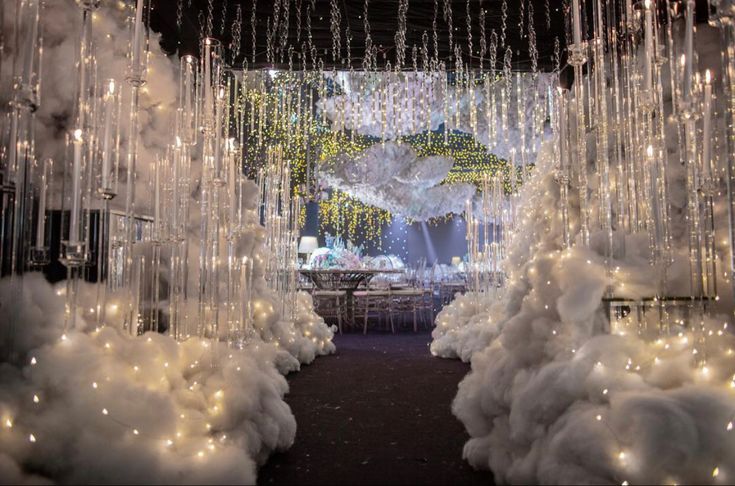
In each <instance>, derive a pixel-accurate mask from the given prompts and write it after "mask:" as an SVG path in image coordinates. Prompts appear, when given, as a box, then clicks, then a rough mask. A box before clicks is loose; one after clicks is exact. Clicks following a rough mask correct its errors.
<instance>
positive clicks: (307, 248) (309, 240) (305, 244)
mask: <svg viewBox="0 0 735 486" xmlns="http://www.w3.org/2000/svg"><path fill="white" fill-rule="evenodd" d="M317 248H319V242H318V241H317V239H316V236H302V237H301V239H300V240H299V253H311V252H313V251H314V250H316V249H317Z"/></svg>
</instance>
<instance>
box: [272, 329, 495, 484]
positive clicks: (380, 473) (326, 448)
mask: <svg viewBox="0 0 735 486" xmlns="http://www.w3.org/2000/svg"><path fill="white" fill-rule="evenodd" d="M429 341H430V336H429V335H428V334H398V335H390V334H373V335H367V336H363V335H358V334H346V335H343V336H338V337H335V343H336V345H337V354H336V355H333V356H329V357H326V358H320V359H319V360H318V361H316V362H315V363H313V364H312V365H310V366H305V367H304V368H302V371H301V372H300V373H298V374H296V375H293V377H291V378H290V379H289V385H290V387H291V392H290V393H289V394H288V395H287V396H286V402H288V404H289V405H290V406H291V408H292V409H293V412H294V414H295V416H296V422H297V424H298V430H297V433H296V443H295V444H294V446H293V447H292V448H291V449H290V450H289V451H288V452H286V453H284V454H279V455H275V456H273V457H271V459H270V461H269V462H268V464H266V465H265V466H264V467H263V468H262V469H261V470H260V472H259V474H258V482H259V483H260V484H294V483H298V484H314V483H319V484H325V483H328V484H345V483H352V484H354V483H360V484H385V483H391V484H395V483H405V484H490V483H491V482H492V477H491V476H490V474H489V473H479V472H475V471H473V470H472V469H471V468H470V466H468V465H467V463H465V462H464V461H462V445H463V444H464V442H465V440H466V438H467V434H466V432H465V431H464V430H463V427H462V425H461V424H460V423H459V422H458V421H457V419H456V418H455V417H454V416H453V415H452V413H451V411H450V405H451V401H452V399H453V398H454V395H455V393H456V389H457V384H458V383H459V381H460V380H461V379H462V377H463V376H464V375H465V374H466V373H467V372H468V371H469V365H467V364H464V363H461V362H459V361H453V360H439V359H436V358H432V357H431V355H430V354H429V348H428V343H429Z"/></svg>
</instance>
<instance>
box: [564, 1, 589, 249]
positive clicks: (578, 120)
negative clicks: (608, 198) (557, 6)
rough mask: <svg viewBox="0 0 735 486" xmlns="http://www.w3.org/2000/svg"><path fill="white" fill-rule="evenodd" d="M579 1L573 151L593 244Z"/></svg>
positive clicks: (575, 8)
mask: <svg viewBox="0 0 735 486" xmlns="http://www.w3.org/2000/svg"><path fill="white" fill-rule="evenodd" d="M579 3H580V0H573V3H572V29H573V33H574V43H573V44H571V45H570V46H569V64H571V65H572V66H574V108H575V109H574V112H573V113H574V121H575V125H574V126H575V131H574V134H575V137H574V144H575V147H576V151H575V152H574V161H575V164H574V165H575V167H576V168H577V177H578V181H577V182H578V188H579V220H580V223H579V234H580V239H581V244H582V245H583V246H589V243H590V201H589V183H588V177H587V172H588V169H587V127H586V123H585V103H584V102H585V97H584V84H583V83H584V77H583V76H582V67H583V66H584V65H585V64H586V63H587V43H586V42H583V40H582V20H581V15H582V11H581V7H580V5H579Z"/></svg>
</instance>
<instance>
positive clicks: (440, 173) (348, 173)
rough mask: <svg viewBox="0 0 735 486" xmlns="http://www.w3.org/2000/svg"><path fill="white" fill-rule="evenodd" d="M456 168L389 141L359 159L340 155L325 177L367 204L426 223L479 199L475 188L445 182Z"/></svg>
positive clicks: (324, 173) (324, 181)
mask: <svg viewBox="0 0 735 486" xmlns="http://www.w3.org/2000/svg"><path fill="white" fill-rule="evenodd" d="M453 164H454V162H453V161H452V160H451V159H448V158H445V157H438V156H435V157H425V158H419V157H418V156H417V155H416V152H415V151H414V150H413V149H412V148H411V147H410V146H409V145H408V144H403V143H397V142H386V143H385V144H381V143H377V144H375V145H373V146H372V147H370V148H368V149H366V150H364V151H363V152H361V153H359V154H358V155H357V156H354V157H352V156H348V155H344V154H343V155H340V156H337V157H335V158H334V159H332V160H330V161H329V163H328V164H325V165H326V167H327V168H326V169H322V174H321V175H320V178H321V180H322V182H323V183H324V184H325V185H327V186H329V187H332V188H334V189H338V190H340V191H343V192H345V193H347V194H349V195H350V196H352V197H354V198H356V199H359V200H360V201H362V202H363V203H365V204H369V205H372V206H375V207H378V208H381V209H385V210H388V211H390V212H391V213H393V214H394V215H400V216H403V217H405V218H408V219H412V220H414V221H426V220H427V219H431V218H435V217H440V216H444V215H446V214H449V213H452V212H455V213H460V212H462V211H463V210H464V205H465V201H467V200H468V199H472V198H473V197H474V195H475V187H474V186H473V185H471V184H466V183H457V184H440V182H441V181H442V180H444V178H446V176H447V174H448V173H449V171H450V170H451V168H452V165H453Z"/></svg>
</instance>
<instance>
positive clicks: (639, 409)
mask: <svg viewBox="0 0 735 486" xmlns="http://www.w3.org/2000/svg"><path fill="white" fill-rule="evenodd" d="M541 153H548V152H547V151H545V150H542V151H541ZM549 162H550V160H548V158H544V157H542V158H541V159H540V160H539V166H538V172H537V174H536V175H535V176H534V178H533V179H532V180H531V181H530V182H529V183H528V184H527V185H526V186H524V188H522V190H521V191H522V196H521V197H522V201H523V202H522V204H521V206H520V207H519V208H518V214H519V215H521V217H520V218H519V221H518V224H519V227H518V230H517V232H516V234H517V236H516V237H515V239H514V241H513V244H512V245H511V248H509V250H510V252H509V257H508V261H507V262H506V265H507V267H506V268H508V272H509V275H508V284H507V288H506V289H505V290H504V293H503V295H502V297H501V298H500V299H499V300H497V301H494V299H493V298H492V297H490V296H478V295H472V294H469V295H466V296H464V297H461V298H458V299H457V300H455V301H454V302H453V303H452V304H451V305H450V306H449V307H447V308H445V309H444V310H443V311H442V313H441V314H440V315H439V316H438V317H437V328H436V330H435V331H434V334H433V335H434V342H433V343H432V347H431V349H432V352H433V353H434V354H436V355H439V356H445V357H455V356H456V357H460V358H462V359H464V360H471V363H472V371H471V373H470V374H469V375H468V376H467V377H466V378H465V379H464V380H463V381H462V382H461V384H460V387H459V392H458V394H457V396H456V398H455V401H454V403H453V412H454V413H455V415H457V417H459V418H460V420H461V421H462V422H463V423H464V425H465V427H466V428H467V431H468V432H469V434H470V436H471V438H470V440H469V441H468V442H467V443H466V444H465V447H464V457H465V458H466V459H467V460H468V461H469V462H470V464H472V465H473V466H474V467H477V468H483V469H491V470H492V471H493V473H494V475H495V480H496V481H497V482H500V483H511V484H513V483H523V484H527V483H544V484H578V483H595V484H597V483H614V484H621V483H623V482H625V481H627V482H629V483H630V484H636V483H646V484H652V483H665V482H676V483H711V482H720V481H723V482H731V481H732V480H733V478H735V470H734V469H733V468H732V465H733V464H735V442H733V436H732V433H733V432H731V431H730V430H731V429H732V425H729V424H730V423H731V422H732V421H733V419H735V405H734V403H735V401H734V400H733V398H734V396H733V391H732V388H731V386H730V382H731V380H732V379H733V373H735V363H733V360H732V358H731V356H730V355H731V354H732V351H731V348H732V347H733V345H735V339H733V336H732V335H731V334H730V333H729V331H725V332H724V333H723V325H722V323H723V322H726V320H727V319H726V318H724V317H723V316H719V317H717V316H715V317H714V318H711V319H708V320H707V321H706V322H705V323H704V324H705V325H706V326H707V328H708V329H710V330H712V331H713V332H714V336H716V337H713V338H711V339H710V340H708V341H707V345H706V346H703V345H702V344H701V343H700V344H696V348H697V350H698V352H699V353H705V354H706V356H707V366H706V367H701V366H698V365H697V364H695V361H694V358H695V357H696V356H694V355H693V349H694V348H693V342H694V340H693V336H692V333H691V331H690V330H686V329H682V330H681V331H682V334H681V335H677V334H676V333H673V334H672V335H670V336H669V337H662V338H660V339H651V340H647V339H645V335H644V336H642V337H639V336H638V335H637V333H635V332H632V333H625V334H617V333H616V334H610V333H608V332H606V328H607V326H608V323H607V320H606V318H605V316H604V314H603V311H602V308H601V298H602V296H603V295H604V293H605V291H606V288H607V286H608V285H612V287H613V288H614V289H615V294H616V295H619V296H622V297H640V296H648V295H652V292H653V291H654V289H653V288H652V282H651V278H650V270H649V269H648V268H647V266H646V262H645V258H644V257H643V255H641V254H640V253H641V252H645V251H646V250H645V249H646V248H647V245H646V244H645V237H644V236H645V235H632V236H630V237H628V241H627V242H626V248H627V250H628V253H627V254H626V257H625V258H624V259H620V260H616V261H615V266H616V267H617V266H619V267H620V269H619V270H617V271H615V272H614V273H613V275H612V278H610V277H608V275H607V272H606V270H605V266H604V258H603V256H602V255H603V254H604V252H603V248H604V244H603V242H604V235H601V234H594V235H593V240H592V245H591V248H589V249H584V248H582V247H580V246H577V247H575V248H574V249H571V250H568V251H566V252H564V253H561V252H560V248H561V235H562V231H561V218H558V217H556V215H557V208H558V207H559V188H558V183H557V181H556V180H555V179H554V177H553V174H552V173H553V171H552V170H551V166H550V164H549ZM670 176H671V181H672V187H680V185H681V184H683V177H684V174H683V173H682V171H676V170H672V173H670ZM571 193H576V191H571ZM570 204H571V206H572V207H575V205H576V204H578V201H577V200H576V198H575V197H574V194H572V197H571V200H570ZM683 204H684V201H683V200H682V199H681V198H679V197H673V198H672V211H673V214H681V213H680V212H681V211H682V209H683ZM572 213H574V212H572ZM718 214H720V217H722V212H721V211H720V212H719V213H718ZM679 219H681V220H682V221H678V219H677V221H678V222H676V221H675V222H674V223H673V227H672V233H673V234H675V235H676V243H675V251H674V263H673V265H672V267H671V269H670V280H669V285H670V287H669V288H670V291H671V293H672V294H675V295H686V292H687V288H688V287H687V286H688V282H687V279H686V278H684V277H685V276H686V272H685V271H682V268H685V267H686V266H687V265H688V258H687V255H686V232H685V231H683V217H682V218H679ZM577 223H578V222H577V221H575V220H573V221H572V224H573V225H576V224H577Z"/></svg>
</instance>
